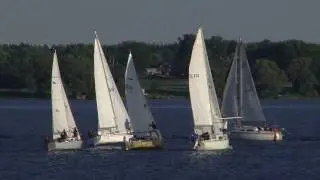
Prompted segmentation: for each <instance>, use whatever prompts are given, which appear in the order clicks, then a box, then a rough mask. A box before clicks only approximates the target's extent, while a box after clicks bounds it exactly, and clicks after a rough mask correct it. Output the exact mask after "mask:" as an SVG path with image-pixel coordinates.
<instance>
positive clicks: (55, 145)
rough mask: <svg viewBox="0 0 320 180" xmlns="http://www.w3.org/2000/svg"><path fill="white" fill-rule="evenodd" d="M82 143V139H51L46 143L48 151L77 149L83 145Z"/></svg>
mask: <svg viewBox="0 0 320 180" xmlns="http://www.w3.org/2000/svg"><path fill="white" fill-rule="evenodd" d="M82 145H83V142H82V140H75V141H64V142H58V141H53V142H49V143H48V151H63V150H78V149H81V148H82V147H83V146H82Z"/></svg>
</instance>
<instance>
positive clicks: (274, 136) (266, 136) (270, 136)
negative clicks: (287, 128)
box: [230, 130, 283, 141]
mask: <svg viewBox="0 0 320 180" xmlns="http://www.w3.org/2000/svg"><path fill="white" fill-rule="evenodd" d="M230 138H231V139H243V140H255V141H281V140H282V139H283V135H282V133H281V132H274V131H253V132H252V131H239V130H235V131H231V132H230Z"/></svg>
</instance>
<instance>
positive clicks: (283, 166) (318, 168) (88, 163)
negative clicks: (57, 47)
mask: <svg viewBox="0 0 320 180" xmlns="http://www.w3.org/2000/svg"><path fill="white" fill-rule="evenodd" d="M263 106H264V111H265V113H266V116H267V119H268V120H269V121H275V122H278V123H279V124H280V125H281V126H282V127H285V128H286V129H287V131H288V132H289V133H290V134H289V136H288V139H287V140H286V141H283V142H281V143H277V144H274V143H261V142H260V143H257V142H232V146H233V150H229V151H224V152H194V151H190V150H187V148H188V147H189V146H190V144H188V142H187V141H186V139H183V137H185V136H187V135H188V134H189V133H190V131H191V125H192V122H191V120H192V117H191V116H192V114H191V109H190V108H189V104H188V102H187V101H181V100H172V101H153V102H151V107H152V111H153V113H154V116H155V119H156V121H157V124H158V127H159V128H160V130H161V131H162V133H163V135H164V136H165V138H166V139H165V140H166V142H165V149H164V150H162V151H129V152H123V151H119V150H103V149H85V150H82V151H77V152H59V153H48V152H46V150H45V149H44V144H43V138H44V136H46V135H47V134H48V133H49V132H50V128H51V127H50V124H51V111H50V102H49V101H35V100H1V101H0V179H1V180H2V179H4V180H7V179H32V180H36V179H39V180H45V179H63V180H64V179H70V178H73V179H77V180H81V179H131V180H142V179H164V180H167V179H178V180H180V179H181V180H186V179H197V180H200V179H212V180H214V179H225V180H227V179H248V178H249V179H266V180H270V179H305V180H306V179H318V177H319V174H320V150H319V149H320V131H319V130H318V129H319V128H320V118H319V114H320V101H265V102H263ZM72 109H73V112H74V116H75V119H76V122H77V124H78V126H79V129H80V131H81V133H82V134H84V135H85V134H86V132H87V131H88V130H89V129H93V128H95V126H96V123H97V120H96V119H97V115H96V106H95V102H94V101H72Z"/></svg>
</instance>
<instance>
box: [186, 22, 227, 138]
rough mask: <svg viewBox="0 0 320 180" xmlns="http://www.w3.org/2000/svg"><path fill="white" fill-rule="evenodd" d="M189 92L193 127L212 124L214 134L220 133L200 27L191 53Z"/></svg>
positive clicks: (218, 111)
mask: <svg viewBox="0 0 320 180" xmlns="http://www.w3.org/2000/svg"><path fill="white" fill-rule="evenodd" d="M189 93H190V101H191V107H192V113H193V120H194V125H195V127H197V126H198V127H199V126H212V125H213V127H214V132H215V134H219V133H222V131H221V129H222V128H223V126H224V124H223V122H222V120H221V114H220V109H219V105H218V100H217V95H216V92H215V87H214V83H213V79H212V74H211V70H210V66H209V61H208V56H207V51H206V47H205V42H204V37H203V32H202V29H201V28H199V30H198V33H197V37H196V40H195V42H194V45H193V49H192V54H191V60H190V65H189Z"/></svg>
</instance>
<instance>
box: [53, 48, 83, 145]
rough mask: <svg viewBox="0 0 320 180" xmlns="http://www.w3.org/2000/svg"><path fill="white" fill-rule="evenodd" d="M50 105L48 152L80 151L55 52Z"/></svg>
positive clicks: (79, 138) (76, 131)
mask: <svg viewBox="0 0 320 180" xmlns="http://www.w3.org/2000/svg"><path fill="white" fill-rule="evenodd" d="M51 103H52V130H53V134H52V139H51V140H50V141H49V142H48V150H49V151H51V150H69V149H80V148H81V147H82V140H81V137H80V135H79V131H78V129H77V126H76V124H75V121H74V118H73V115H72V112H71V109H70V105H69V102H68V99H67V96H66V93H65V90H64V88H63V83H62V80H61V77H60V70H59V65H58V58H57V54H56V51H55V52H54V55H53V63H52V77H51Z"/></svg>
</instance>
